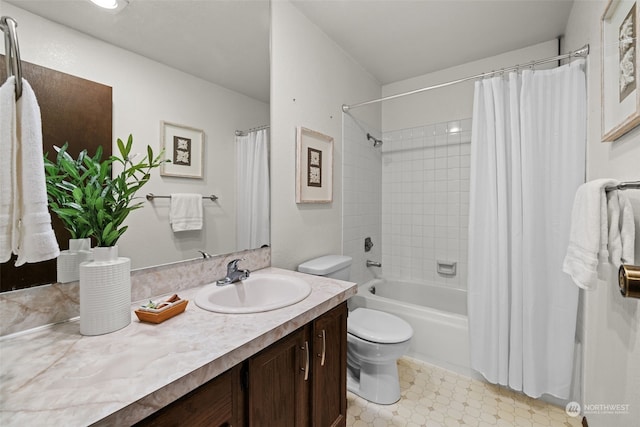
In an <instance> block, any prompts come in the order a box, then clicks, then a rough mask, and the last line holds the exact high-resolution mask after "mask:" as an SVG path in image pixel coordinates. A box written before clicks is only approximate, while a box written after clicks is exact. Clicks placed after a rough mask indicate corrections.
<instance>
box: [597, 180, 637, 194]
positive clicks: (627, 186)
mask: <svg viewBox="0 0 640 427" xmlns="http://www.w3.org/2000/svg"><path fill="white" fill-rule="evenodd" d="M639 189H640V181H627V182H621V183H620V184H618V185H612V186H610V187H606V188H605V189H604V190H605V191H606V192H607V193H608V192H609V191H614V190H639Z"/></svg>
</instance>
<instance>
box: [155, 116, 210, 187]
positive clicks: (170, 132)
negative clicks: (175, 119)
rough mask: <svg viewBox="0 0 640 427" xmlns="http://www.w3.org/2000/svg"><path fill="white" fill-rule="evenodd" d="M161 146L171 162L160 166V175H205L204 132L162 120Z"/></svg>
mask: <svg viewBox="0 0 640 427" xmlns="http://www.w3.org/2000/svg"><path fill="white" fill-rule="evenodd" d="M160 135H161V139H162V141H161V146H162V148H163V149H164V151H165V156H166V157H165V158H167V159H169V160H171V163H163V164H162V166H160V175H163V176H177V177H181V178H203V177H204V132H203V131H202V130H200V129H195V128H192V127H189V126H183V125H178V124H175V123H168V122H164V121H163V122H160Z"/></svg>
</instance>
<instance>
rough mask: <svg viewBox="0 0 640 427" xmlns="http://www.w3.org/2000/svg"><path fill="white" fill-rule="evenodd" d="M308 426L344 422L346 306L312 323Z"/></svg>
mask: <svg viewBox="0 0 640 427" xmlns="http://www.w3.org/2000/svg"><path fill="white" fill-rule="evenodd" d="M312 334H313V354H314V357H313V371H312V372H313V385H312V391H311V401H312V404H311V407H312V418H311V419H312V425H313V426H315V427H329V426H344V425H346V421H347V303H343V304H340V305H339V306H337V307H336V308H334V309H332V310H330V311H328V312H327V313H325V314H324V315H322V316H320V317H318V318H317V319H316V320H314V321H313V327H312Z"/></svg>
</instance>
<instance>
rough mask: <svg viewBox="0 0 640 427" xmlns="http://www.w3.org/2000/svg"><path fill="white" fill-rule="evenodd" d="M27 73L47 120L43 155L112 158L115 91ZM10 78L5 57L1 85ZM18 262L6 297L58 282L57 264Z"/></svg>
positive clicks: (65, 235) (0, 274) (5, 271)
mask: <svg viewBox="0 0 640 427" xmlns="http://www.w3.org/2000/svg"><path fill="white" fill-rule="evenodd" d="M22 73H23V78H25V79H26V80H27V81H28V82H29V84H30V85H31V87H32V88H33V91H34V92H35V94H36V97H37V99H38V104H39V105H40V113H41V116H42V139H43V150H44V152H45V153H46V152H48V153H49V156H53V155H54V153H55V152H54V150H53V146H54V145H57V146H62V145H63V144H64V143H65V142H68V143H69V152H70V153H71V154H72V155H73V156H74V157H75V156H77V155H78V153H79V152H80V151H82V150H83V149H85V148H86V149H87V150H88V152H89V153H90V154H93V153H95V151H96V149H97V148H98V146H102V148H103V150H104V154H103V158H106V157H108V156H110V155H111V152H112V144H113V142H112V88H111V87H109V86H105V85H103V84H100V83H96V82H92V81H90V80H85V79H82V78H80V77H76V76H72V75H70V74H65V73H62V72H60V71H56V70H52V69H50V68H45V67H41V66H39V65H35V64H31V63H29V62H25V61H22ZM6 78H7V73H6V68H5V57H4V55H0V81H1V82H4V81H5V80H6ZM51 218H52V222H53V227H54V231H55V233H56V237H57V239H58V244H59V245H60V249H61V250H63V249H68V240H69V232H68V231H67V230H65V229H64V227H63V226H62V223H61V222H60V220H58V218H57V217H56V216H55V215H51ZM15 258H16V257H15V256H14V257H12V258H11V260H9V261H8V262H6V263H3V264H0V291H1V292H4V291H11V290H16V289H22V288H27V287H30V286H36V285H42V284H47V283H53V282H55V281H56V260H50V261H44V262H41V263H36V264H25V265H23V266H21V267H15V266H14V263H15Z"/></svg>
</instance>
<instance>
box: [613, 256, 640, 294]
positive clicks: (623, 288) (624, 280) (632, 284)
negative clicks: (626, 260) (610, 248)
mask: <svg viewBox="0 0 640 427" xmlns="http://www.w3.org/2000/svg"><path fill="white" fill-rule="evenodd" d="M618 286H619V287H620V293H621V294H622V296H623V297H625V298H640V266H638V265H624V264H623V265H621V266H620V269H619V270H618Z"/></svg>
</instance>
